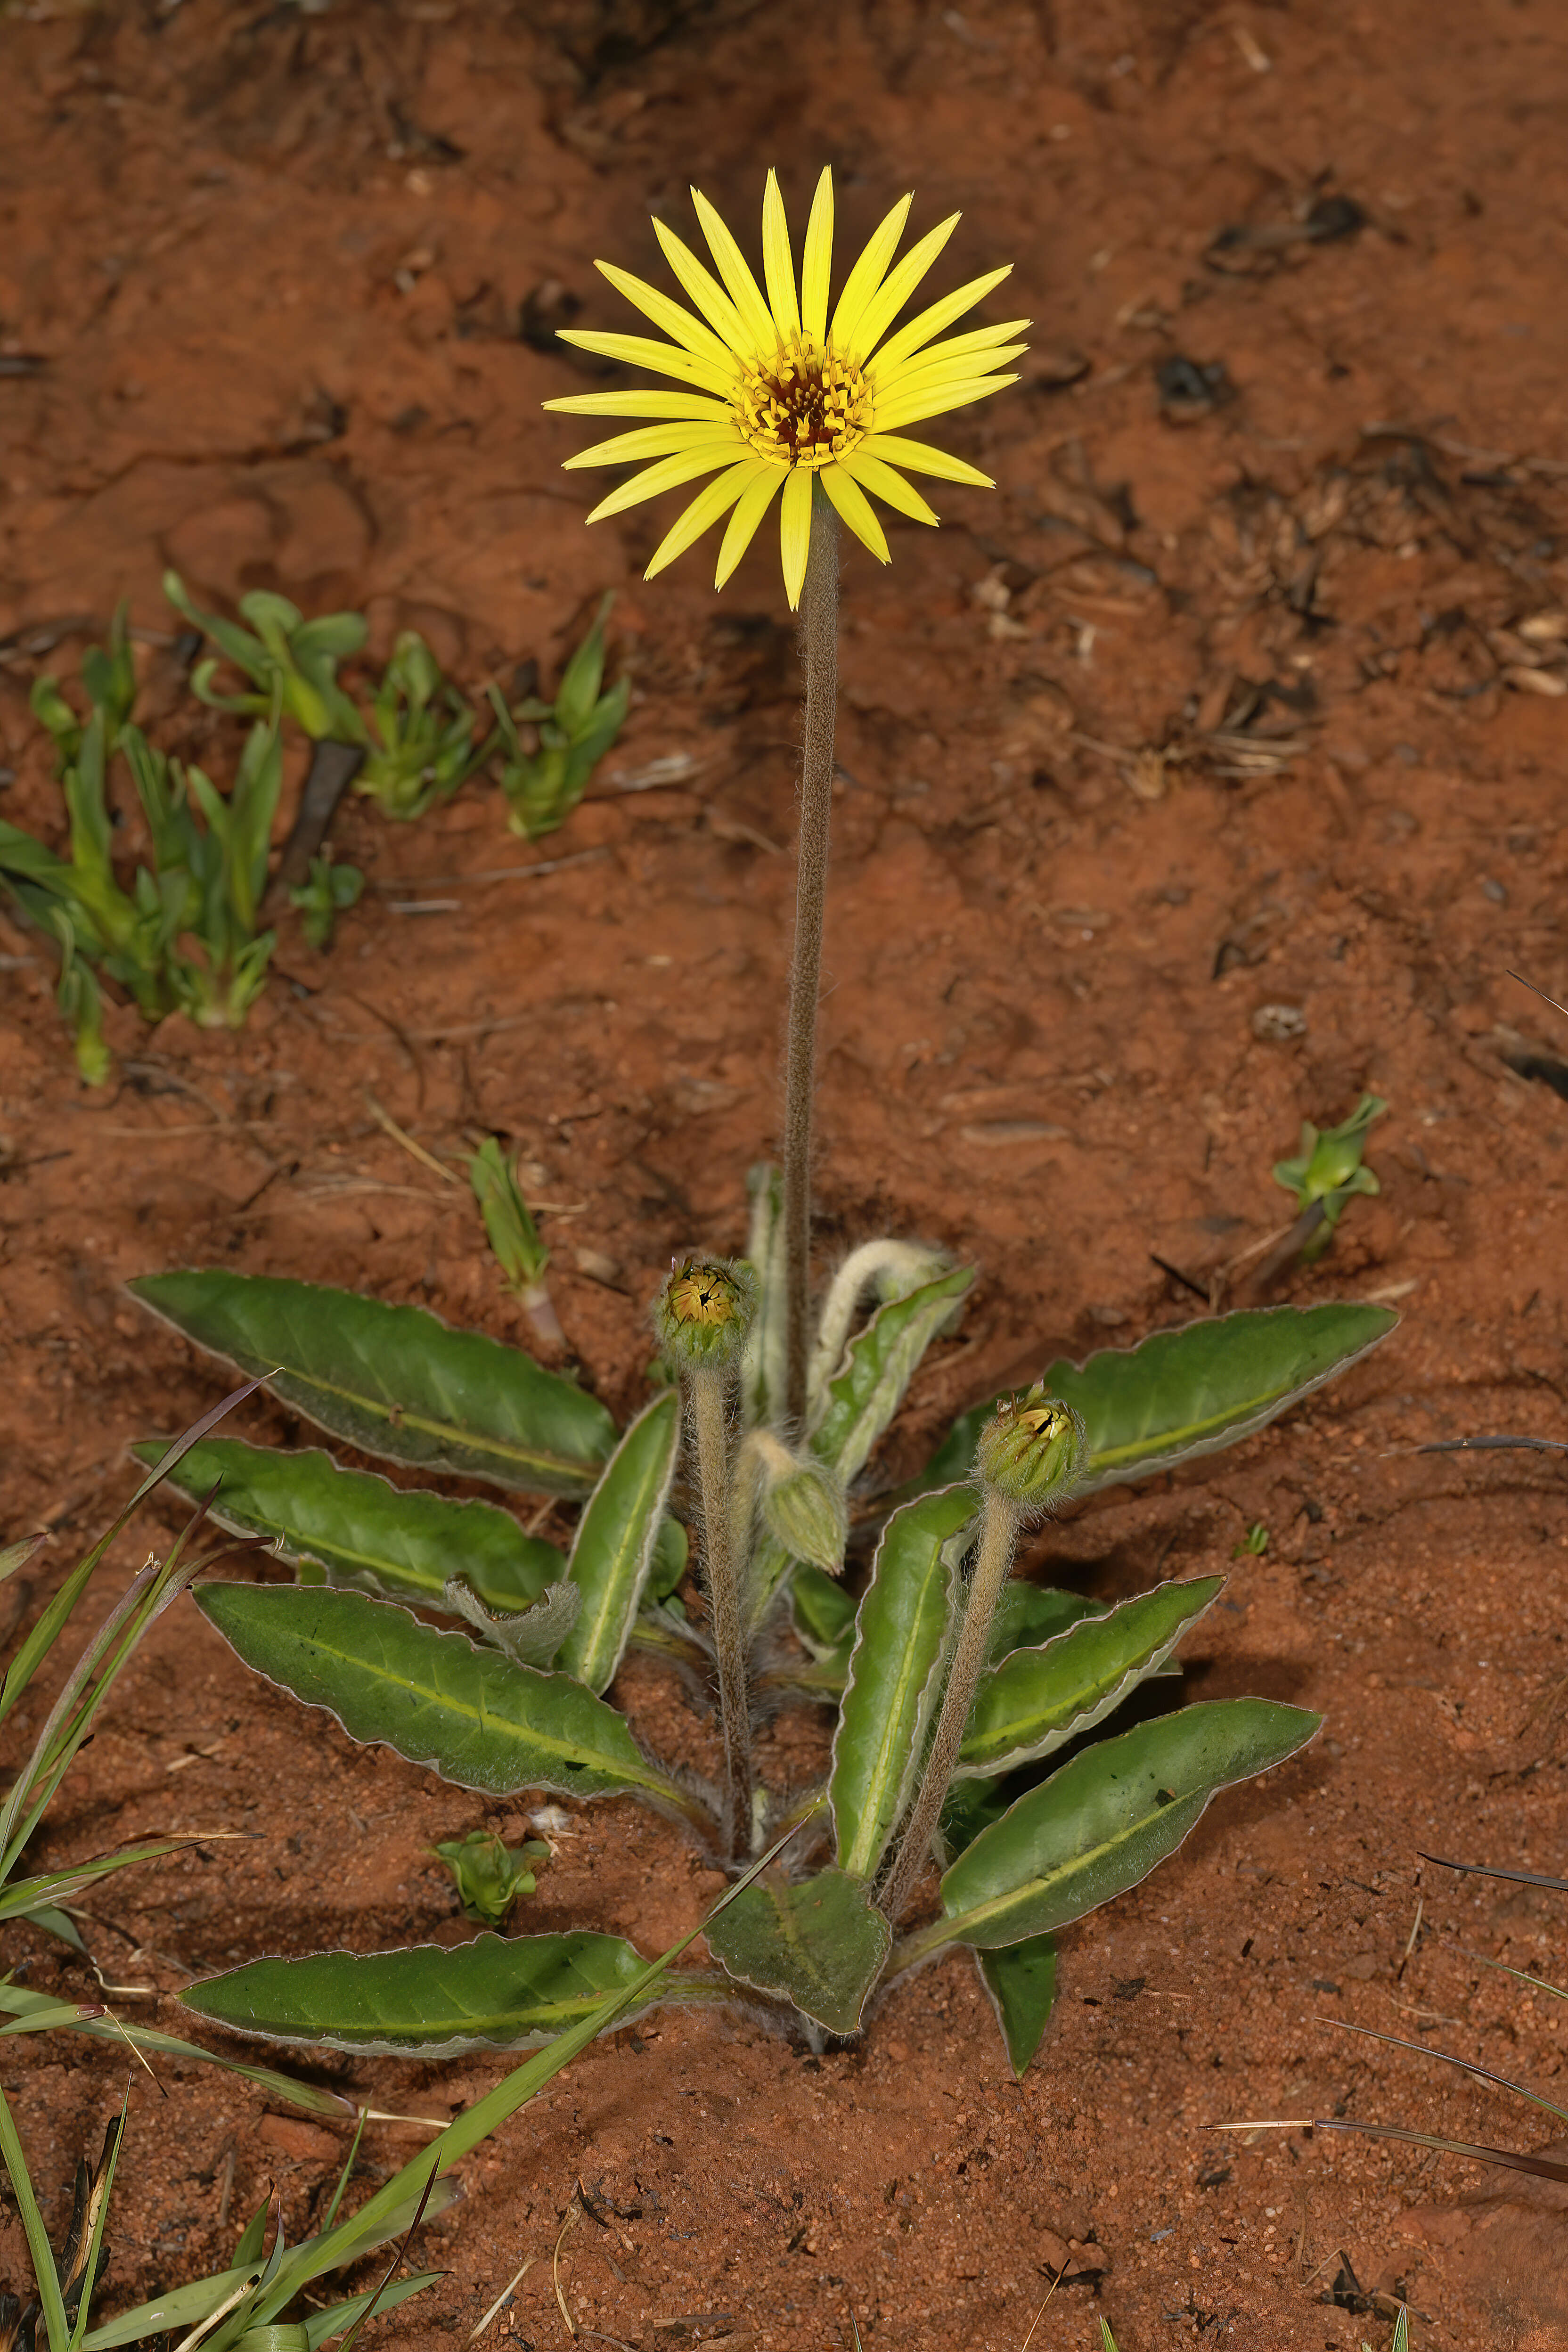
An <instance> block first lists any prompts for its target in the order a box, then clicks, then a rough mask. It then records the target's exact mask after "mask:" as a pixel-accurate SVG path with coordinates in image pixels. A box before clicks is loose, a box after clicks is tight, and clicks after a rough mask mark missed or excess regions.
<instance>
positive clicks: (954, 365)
mask: <svg viewBox="0 0 1568 2352" xmlns="http://www.w3.org/2000/svg"><path fill="white" fill-rule="evenodd" d="M1028 348H1029V346H1028V344H1027V343H998V344H997V345H996V347H995V348H994V350H993V351H989V352H960V353H959V355H958V357H957V358H956V359H952V360H933V361H932V362H931V365H930V367H922V366H920V365H917V364H916V363H915V362H913V361H911V362H910V363H909V364H908V365H907V366H905V367H901V368H900V370H899V373H898V374H897V375H896V376H895V377H894V378H893V381H892V382H891V383H879V384H874V385H873V386H872V393H871V396H872V399H873V401H875V402H892V401H895V400H910V399H912V398H913V397H914V396H915V394H917V393H918V394H921V395H922V396H923V395H924V394H926V393H928V392H931V391H934V390H935V388H936V387H937V385H939V384H943V383H973V382H974V380H975V378H976V377H977V376H983V375H991V374H994V372H995V371H996V369H998V368H1005V367H1009V366H1011V364H1012V362H1014V361H1015V360H1017V359H1022V358H1023V356H1024V353H1025V352H1026V351H1027V350H1028Z"/></svg>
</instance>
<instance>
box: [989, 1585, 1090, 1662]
mask: <svg viewBox="0 0 1568 2352" xmlns="http://www.w3.org/2000/svg"><path fill="white" fill-rule="evenodd" d="M1108 1606H1109V1603H1107V1602H1106V1601H1086V1600H1085V1599H1084V1597H1083V1595H1082V1594H1081V1593H1079V1592H1058V1591H1056V1590H1055V1588H1054V1587H1053V1586H1051V1585H1047V1584H1026V1583H1025V1582H1024V1581H1023V1580H1022V1579H1021V1578H1019V1577H1016V1576H1014V1577H1009V1578H1008V1580H1007V1582H1006V1583H1005V1585H1004V1586H1003V1588H1002V1598H1001V1600H1000V1601H998V1603H997V1604H996V1614H995V1616H994V1618H993V1619H992V1621H991V1663H992V1664H993V1665H1000V1664H1001V1663H1002V1661H1003V1659H1004V1658H1005V1656H1006V1654H1007V1653H1008V1651H1009V1650H1023V1649H1033V1648H1036V1647H1037V1645H1038V1644H1039V1643H1041V1642H1049V1641H1053V1640H1054V1639H1055V1638H1056V1636H1057V1635H1058V1633H1066V1632H1067V1630H1068V1626H1069V1625H1078V1624H1080V1623H1081V1622H1082V1621H1083V1620H1084V1618H1086V1617H1103V1616H1104V1614H1105V1612H1106V1609H1107V1607H1108Z"/></svg>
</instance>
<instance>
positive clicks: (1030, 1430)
mask: <svg viewBox="0 0 1568 2352" xmlns="http://www.w3.org/2000/svg"><path fill="white" fill-rule="evenodd" d="M1087 1453H1088V1441H1087V1439H1086V1436H1085V1433H1084V1426H1083V1423H1082V1421H1081V1420H1080V1418H1079V1415H1078V1414H1077V1413H1076V1412H1074V1411H1073V1409H1072V1407H1071V1405H1070V1404H1064V1403H1063V1402H1062V1401H1061V1399H1060V1398H1059V1397H1048V1396H1047V1394H1046V1390H1045V1383H1044V1381H1037V1382H1036V1384H1035V1386H1034V1387H1033V1388H1032V1389H1031V1390H1030V1391H1029V1392H1028V1394H1027V1395H1026V1396H1023V1397H1009V1398H1008V1399H1006V1400H1005V1402H1004V1403H1002V1404H1000V1405H998V1407H997V1409H996V1412H995V1414H994V1418H993V1419H992V1420H990V1421H988V1422H987V1423H986V1424H985V1427H984V1429H983V1430H982V1431H981V1433H980V1446H979V1468H980V1477H981V1482H982V1484H983V1485H984V1486H988V1487H991V1488H992V1489H994V1492H995V1493H996V1494H998V1495H1000V1496H1004V1497H1005V1500H1006V1501H1008V1502H1010V1503H1016V1504H1019V1505H1021V1506H1022V1507H1023V1508H1024V1509H1025V1510H1028V1511H1040V1510H1046V1509H1047V1508H1048V1507H1050V1506H1051V1505H1052V1504H1053V1503H1058V1502H1060V1501H1061V1500H1062V1498H1063V1497H1064V1496H1066V1495H1067V1494H1068V1492H1069V1491H1070V1490H1071V1487H1072V1486H1073V1484H1074V1482H1075V1480H1076V1479H1077V1478H1078V1476H1079V1472H1080V1471H1081V1470H1082V1468H1083V1466H1084V1461H1085V1457H1086V1455H1087Z"/></svg>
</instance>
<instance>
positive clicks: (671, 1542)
mask: <svg viewBox="0 0 1568 2352" xmlns="http://www.w3.org/2000/svg"><path fill="white" fill-rule="evenodd" d="M690 1553H691V1547H690V1545H689V1542H688V1540H687V1535H686V1529H685V1528H683V1527H682V1526H681V1524H680V1521H679V1519H668V1518H667V1519H661V1520H660V1521H659V1523H658V1535H657V1536H656V1537H655V1538H654V1542H653V1566H652V1567H651V1569H650V1570H648V1579H647V1599H648V1600H649V1601H668V1599H669V1596H670V1594H671V1593H672V1592H673V1591H675V1588H676V1586H677V1585H678V1584H679V1582H680V1580H681V1578H682V1577H683V1576H684V1575H685V1573H686V1563H687V1560H688V1559H689V1557H690Z"/></svg>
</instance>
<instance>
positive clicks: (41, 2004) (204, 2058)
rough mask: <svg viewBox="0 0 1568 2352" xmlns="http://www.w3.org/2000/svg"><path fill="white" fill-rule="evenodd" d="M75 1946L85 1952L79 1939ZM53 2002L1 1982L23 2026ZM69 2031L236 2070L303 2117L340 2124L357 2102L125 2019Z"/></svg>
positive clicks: (2, 2001)
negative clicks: (294, 2107)
mask: <svg viewBox="0 0 1568 2352" xmlns="http://www.w3.org/2000/svg"><path fill="white" fill-rule="evenodd" d="M77 1948H78V1949H79V1950H81V1951H83V1952H85V1950H86V1947H85V1946H84V1945H82V1943H81V1942H80V1939H79V1938H78V1940H77ZM54 2006H55V2002H54V1997H53V1995H52V1994H49V1993H44V1992H34V1991H32V1990H29V1989H28V1988H27V1987H26V1986H24V1985H16V1984H4V1983H0V2015H4V2016H7V2017H15V2018H20V2019H22V2020H24V2021H26V2025H27V2026H28V2027H31V2028H36V2027H37V2025H38V2023H39V2021H40V2019H41V2016H42V2014H43V2012H45V2011H47V2010H49V2009H51V2008H53V2007H54ZM68 2030H69V2031H70V2032H73V2033H85V2034H87V2035H89V2037H90V2039H92V2040H93V2041H96V2042H113V2043H114V2044H115V2045H116V2047H117V2049H119V2050H120V2051H121V2053H123V2051H124V2049H125V2046H126V2044H127V2042H129V2043H130V2044H131V2045H132V2048H133V2049H136V2050H142V2051H145V2052H146V2053H148V2054H149V2055H150V2056H152V2057H154V2058H184V2059H190V2060H191V2061H193V2062H195V2061H197V2060H199V2061H200V2062H201V2063H202V2064H203V2065H205V2066H217V2067H220V2068H221V2069H222V2071H223V2072H224V2073H225V2074H237V2075H239V2076H240V2077H241V2078H242V2079H243V2080H244V2081H245V2082H247V2083H254V2084H255V2085H256V2087H257V2088H258V2090H259V2091H261V2092H262V2093H263V2094H264V2095H266V2096H267V2097H268V2098H270V2099H282V2100H284V2101H285V2102H286V2103H287V2104H288V2105H291V2106H296V2107H301V2108H303V2110H304V2112H305V2113H306V2114H307V2115H311V2116H330V2117H331V2120H332V2121H333V2122H334V2123H340V2124H341V2123H343V2122H345V2121H346V2120H347V2119H348V2118H350V2117H351V2116H353V2115H354V2113H355V2112H356V2110H357V2108H358V2107H359V2105H361V2104H362V2102H361V2101H359V2100H357V2099H353V2098H345V2097H343V2096H342V2095H341V2094H340V2093H338V2092H336V2091H323V2090H319V2089H318V2088H317V2086H316V2084H314V2083H297V2082H295V2081H294V2080H293V2079H292V2078H291V2077H290V2076H289V2075H288V2074H279V2073H278V2071H277V2069H276V2068H275V2067H272V2066H247V2065H242V2064H241V2063H239V2061H238V2060H237V2059H234V2058H220V2057H219V2056H218V2055H217V2053H216V2052H215V2051H212V2050H204V2049H202V2048H201V2046H200V2045H199V2043H197V2042H183V2041H181V2040H180V2039H179V2037H178V2036H177V2035H175V2034H173V2033H160V2032H158V2031H157V2030H156V2028H155V2027H153V2026H149V2025H137V2024H135V2023H133V2022H132V2020H131V2019H130V2018H126V2017H120V2016H114V2017H103V2016H97V2017H93V2016H89V2017H88V2018H85V2019H83V2018H80V2017H78V2019H77V2020H76V2021H74V2022H73V2023H71V2024H70V2026H69V2029H68Z"/></svg>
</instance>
